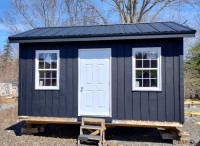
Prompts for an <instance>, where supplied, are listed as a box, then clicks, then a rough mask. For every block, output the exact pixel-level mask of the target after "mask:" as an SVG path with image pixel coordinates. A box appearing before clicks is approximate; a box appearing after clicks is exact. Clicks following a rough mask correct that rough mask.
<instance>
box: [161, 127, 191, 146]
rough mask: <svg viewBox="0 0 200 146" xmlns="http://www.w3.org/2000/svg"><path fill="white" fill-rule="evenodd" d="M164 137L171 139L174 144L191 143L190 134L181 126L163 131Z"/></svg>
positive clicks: (162, 135)
mask: <svg viewBox="0 0 200 146" xmlns="http://www.w3.org/2000/svg"><path fill="white" fill-rule="evenodd" d="M161 137H162V139H170V140H172V143H173V144H181V145H189V142H190V135H189V134H188V133H187V132H184V131H183V130H181V129H180V128H170V129H167V130H166V131H163V130H162V131H161Z"/></svg>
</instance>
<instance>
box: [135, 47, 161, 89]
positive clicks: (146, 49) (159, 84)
mask: <svg viewBox="0 0 200 146" xmlns="http://www.w3.org/2000/svg"><path fill="white" fill-rule="evenodd" d="M149 50H157V51H158V62H157V66H158V67H157V85H158V86H157V87H136V86H135V85H136V66H135V65H136V61H135V60H136V59H135V52H136V51H149ZM161 57H162V56H161V47H145V48H132V90H133V91H162V72H161V67H162V66H161ZM151 69H153V68H151ZM141 70H149V68H141Z"/></svg>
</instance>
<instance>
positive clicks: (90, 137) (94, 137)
mask: <svg viewBox="0 0 200 146" xmlns="http://www.w3.org/2000/svg"><path fill="white" fill-rule="evenodd" d="M78 140H82V141H86V140H101V136H99V135H85V134H81V135H79V136H78Z"/></svg>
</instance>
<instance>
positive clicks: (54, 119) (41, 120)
mask: <svg viewBox="0 0 200 146" xmlns="http://www.w3.org/2000/svg"><path fill="white" fill-rule="evenodd" d="M19 119H20V120H26V121H27V122H28V123H32V124H39V123H41V124H47V123H57V124H81V123H80V122H78V121H77V118H59V117H33V116H19ZM88 119H92V118H86V120H88ZM97 120H98V121H99V119H97ZM97 120H95V121H97ZM93 123H94V125H95V123H96V122H93ZM90 124H91V123H90ZM105 125H106V127H108V126H109V127H112V126H129V127H152V128H158V127H161V128H168V127H183V124H181V123H179V122H159V121H136V120H112V123H105Z"/></svg>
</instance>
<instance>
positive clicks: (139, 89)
mask: <svg viewBox="0 0 200 146" xmlns="http://www.w3.org/2000/svg"><path fill="white" fill-rule="evenodd" d="M132 91H149V92H151V91H162V89H159V88H154V89H149V88H145V89H141V88H134V89H132Z"/></svg>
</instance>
